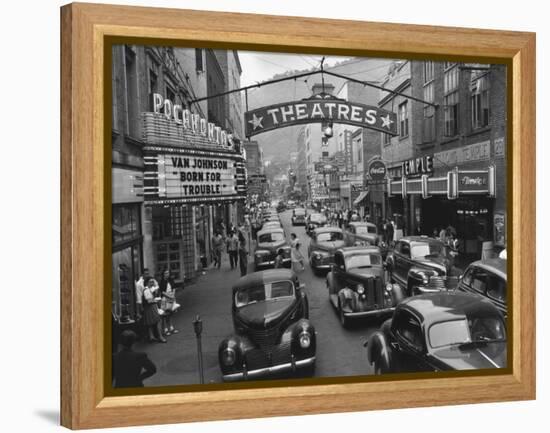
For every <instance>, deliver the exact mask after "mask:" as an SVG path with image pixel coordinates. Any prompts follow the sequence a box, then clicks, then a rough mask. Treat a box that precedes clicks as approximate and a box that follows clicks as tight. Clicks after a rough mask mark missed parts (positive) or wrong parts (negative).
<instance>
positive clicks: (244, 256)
mask: <svg viewBox="0 0 550 433" xmlns="http://www.w3.org/2000/svg"><path fill="white" fill-rule="evenodd" d="M239 264H240V267H241V276H244V275H246V270H247V268H248V246H247V243H246V238H245V236H244V235H243V232H242V231H239Z"/></svg>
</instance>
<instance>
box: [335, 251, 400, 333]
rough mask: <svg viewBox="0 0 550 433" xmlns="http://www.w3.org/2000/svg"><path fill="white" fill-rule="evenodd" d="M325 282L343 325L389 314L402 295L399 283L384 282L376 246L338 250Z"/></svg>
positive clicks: (382, 266) (380, 257)
mask: <svg viewBox="0 0 550 433" xmlns="http://www.w3.org/2000/svg"><path fill="white" fill-rule="evenodd" d="M326 284H327V289H328V292H329V300H330V302H331V303H332V305H333V307H334V308H335V309H336V311H337V312H338V316H339V318H340V323H341V324H342V326H344V327H347V326H348V325H349V323H350V320H352V319H354V318H362V317H363V318H364V317H381V316H383V315H385V314H390V313H391V312H393V310H394V309H395V306H396V305H397V303H399V302H400V301H401V300H402V299H403V298H404V295H403V292H402V290H401V288H400V287H399V286H398V285H395V286H392V285H386V283H385V280H384V263H383V261H382V256H381V255H380V250H379V249H378V247H375V246H364V247H347V248H341V249H339V250H337V251H336V252H335V254H334V265H333V266H332V270H331V271H330V272H329V273H328V274H327V279H326Z"/></svg>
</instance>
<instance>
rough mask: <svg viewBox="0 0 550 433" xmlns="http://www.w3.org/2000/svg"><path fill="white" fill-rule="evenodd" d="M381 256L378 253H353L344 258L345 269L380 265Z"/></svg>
mask: <svg viewBox="0 0 550 433" xmlns="http://www.w3.org/2000/svg"><path fill="white" fill-rule="evenodd" d="M381 264H382V257H381V256H380V254H375V253H370V254H354V255H352V256H349V257H348V258H346V269H347V270H350V269H360V268H370V267H371V266H380V265H381Z"/></svg>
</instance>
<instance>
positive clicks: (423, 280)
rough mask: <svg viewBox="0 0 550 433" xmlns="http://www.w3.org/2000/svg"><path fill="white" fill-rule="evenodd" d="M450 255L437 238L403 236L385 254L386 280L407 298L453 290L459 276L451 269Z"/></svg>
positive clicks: (450, 251)
mask: <svg viewBox="0 0 550 433" xmlns="http://www.w3.org/2000/svg"><path fill="white" fill-rule="evenodd" d="M454 254H455V253H454V252H453V251H452V250H451V249H450V248H449V247H448V246H447V245H445V244H444V243H443V242H441V241H440V240H439V239H434V238H428V237H427V236H405V237H403V238H401V239H400V240H399V241H397V242H396V244H395V246H394V248H393V250H392V251H390V252H388V255H387V258H386V270H387V272H388V279H389V280H390V282H392V283H393V282H395V283H397V284H399V285H400V286H401V287H402V288H403V290H404V291H405V294H406V295H407V296H413V295H418V294H421V293H429V292H438V291H440V290H443V289H449V288H454V287H456V282H457V280H458V276H459V274H460V272H459V270H458V269H457V268H455V267H454V266H453V263H454Z"/></svg>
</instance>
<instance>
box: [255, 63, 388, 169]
mask: <svg viewBox="0 0 550 433" xmlns="http://www.w3.org/2000/svg"><path fill="white" fill-rule="evenodd" d="M392 62H393V60H391V59H370V58H353V59H350V60H347V61H344V62H342V63H339V64H336V65H334V66H331V67H328V68H326V70H328V71H333V72H335V73H338V74H342V75H346V76H349V77H351V78H354V79H358V80H362V81H373V82H380V81H381V80H382V79H383V77H384V76H385V75H386V73H387V71H388V67H389V65H390V64H391V63H392ZM310 70H313V69H310ZM307 71H308V70H307V69H304V70H300V71H297V70H295V71H289V72H287V73H283V74H277V75H275V76H274V77H272V79H277V78H282V77H284V76H292V75H296V74H299V73H304V72H307ZM344 82H345V80H343V79H340V78H336V77H330V76H327V75H325V83H331V84H333V85H334V87H335V90H334V93H335V94H336V93H338V91H339V90H340V88H341V87H342V85H343V84H344ZM316 83H321V75H313V76H311V77H305V78H300V79H297V80H289V81H283V82H280V83H276V84H270V85H267V86H262V87H259V88H257V89H252V90H249V91H248V106H249V109H255V108H259V107H263V106H266V105H271V104H278V103H282V102H289V101H295V100H299V99H302V98H307V97H309V96H311V88H312V86H313V85H314V84H316ZM357 102H363V103H367V104H372V105H376V104H377V103H378V101H357ZM319 127H320V126H319ZM299 128H300V126H293V127H287V128H282V129H277V130H275V131H270V132H266V133H263V134H259V135H256V136H254V137H252V138H251V139H252V140H257V141H258V142H259V143H260V146H261V147H262V150H263V152H264V158H265V159H269V160H272V161H277V160H283V161H288V157H289V154H290V152H294V151H296V137H297V134H298V130H299Z"/></svg>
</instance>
